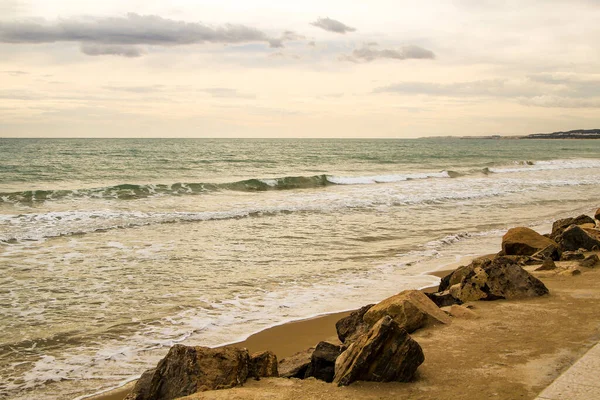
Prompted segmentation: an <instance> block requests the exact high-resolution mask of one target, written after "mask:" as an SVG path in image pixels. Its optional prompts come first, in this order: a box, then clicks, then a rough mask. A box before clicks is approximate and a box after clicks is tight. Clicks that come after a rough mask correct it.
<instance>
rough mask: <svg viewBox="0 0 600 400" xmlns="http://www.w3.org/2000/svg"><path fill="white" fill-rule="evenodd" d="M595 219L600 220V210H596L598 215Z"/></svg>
mask: <svg viewBox="0 0 600 400" xmlns="http://www.w3.org/2000/svg"><path fill="white" fill-rule="evenodd" d="M594 218H595V219H597V220H600V208H599V209H597V210H596V213H595V214H594Z"/></svg>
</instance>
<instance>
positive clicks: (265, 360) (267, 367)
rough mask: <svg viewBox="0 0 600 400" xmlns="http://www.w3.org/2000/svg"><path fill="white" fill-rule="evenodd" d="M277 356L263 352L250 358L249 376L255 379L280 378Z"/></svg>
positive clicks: (269, 352)
mask: <svg viewBox="0 0 600 400" xmlns="http://www.w3.org/2000/svg"><path fill="white" fill-rule="evenodd" d="M277 364H278V363H277V356H276V355H275V353H273V352H272V351H261V352H258V353H254V354H252V355H251V356H250V370H249V372H248V375H249V376H251V377H253V378H255V379H260V378H271V377H275V378H276V377H278V376H279V372H278V369H277Z"/></svg>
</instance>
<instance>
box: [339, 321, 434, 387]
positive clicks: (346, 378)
mask: <svg viewBox="0 0 600 400" xmlns="http://www.w3.org/2000/svg"><path fill="white" fill-rule="evenodd" d="M424 360H425V356H424V355H423V350H422V349H421V346H419V344H418V343H417V342H415V341H414V340H413V339H412V338H411V337H410V335H409V334H408V332H406V330H405V329H403V328H402V327H400V326H399V325H398V324H397V323H396V322H395V321H394V320H393V319H392V318H391V317H390V316H385V317H383V318H381V320H379V321H378V322H377V323H376V324H375V325H374V326H373V327H372V328H371V329H370V330H369V331H368V332H367V333H366V334H364V335H362V336H361V337H359V338H358V339H357V340H356V341H355V342H354V343H352V344H351V345H350V347H349V348H348V349H347V350H346V351H344V352H343V353H342V354H341V355H340V356H339V357H338V359H337V361H336V363H335V376H334V378H333V382H334V383H335V384H337V385H338V386H346V385H349V384H351V383H352V382H355V381H376V382H391V381H399V382H408V381H410V380H411V379H412V377H413V376H414V374H415V372H416V370H417V368H418V367H419V365H421V364H422V363H423V361H424Z"/></svg>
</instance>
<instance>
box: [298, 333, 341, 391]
mask: <svg viewBox="0 0 600 400" xmlns="http://www.w3.org/2000/svg"><path fill="white" fill-rule="evenodd" d="M342 351H343V349H342V346H339V345H336V344H333V343H329V342H320V343H319V344H317V347H316V348H315V351H314V352H313V353H312V356H311V359H310V365H309V366H308V369H307V370H306V374H305V375H304V377H305V378H308V377H311V376H314V377H315V378H317V379H320V380H322V381H325V382H331V381H333V375H334V370H335V360H337V358H338V357H339V355H340V354H342Z"/></svg>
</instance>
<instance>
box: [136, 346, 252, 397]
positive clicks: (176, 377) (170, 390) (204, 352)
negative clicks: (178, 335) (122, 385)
mask: <svg viewBox="0 0 600 400" xmlns="http://www.w3.org/2000/svg"><path fill="white" fill-rule="evenodd" d="M249 364H250V355H249V354H248V350H246V349H239V348H235V347H224V348H220V349H211V348H208V347H200V346H197V347H190V346H184V345H181V344H176V345H175V346H173V347H171V349H170V350H169V352H168V353H167V355H166V356H165V358H163V359H162V360H160V361H159V363H158V365H157V366H156V368H155V369H154V370H153V371H149V373H148V374H147V375H146V374H145V375H146V376H144V375H142V379H140V380H139V381H138V382H137V383H136V385H135V387H134V389H133V391H132V393H131V394H130V395H129V396H128V397H127V398H126V399H127V400H170V399H175V398H178V397H183V396H188V395H190V394H192V393H196V392H202V391H206V390H215V389H226V388H231V387H234V386H238V385H242V384H243V383H244V382H246V379H247V378H248V371H249Z"/></svg>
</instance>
